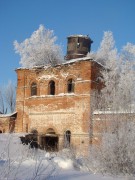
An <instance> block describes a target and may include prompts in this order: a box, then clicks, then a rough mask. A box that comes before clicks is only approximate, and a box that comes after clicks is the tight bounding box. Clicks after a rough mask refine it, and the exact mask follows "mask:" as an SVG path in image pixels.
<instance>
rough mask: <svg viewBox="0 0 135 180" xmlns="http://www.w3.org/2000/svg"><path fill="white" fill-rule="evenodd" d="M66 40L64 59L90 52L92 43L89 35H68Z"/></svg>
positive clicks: (74, 57) (83, 55) (79, 56)
mask: <svg viewBox="0 0 135 180" xmlns="http://www.w3.org/2000/svg"><path fill="white" fill-rule="evenodd" d="M67 41H68V42H67V55H66V57H65V59H66V60H70V59H76V58H82V57H85V56H86V55H87V53H88V52H90V49H91V44H92V43H93V41H92V40H91V39H90V37H89V36H85V35H72V36H68V37H67Z"/></svg>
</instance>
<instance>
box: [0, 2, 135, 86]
mask: <svg viewBox="0 0 135 180" xmlns="http://www.w3.org/2000/svg"><path fill="white" fill-rule="evenodd" d="M134 22H135V0H0V85H3V84H6V83H8V81H9V80H12V81H13V82H16V73H15V71H14V70H15V68H17V67H20V65H19V61H20V57H19V55H18V54H15V51H14V46H13V41H14V40H17V41H18V42H22V41H23V40H24V39H26V38H29V37H30V35H31V34H32V32H33V31H35V30H37V29H38V28H39V25H40V24H43V25H44V26H45V27H46V28H47V29H53V30H54V32H55V35H56V36H57V37H58V43H59V44H61V45H62V47H63V51H64V54H65V53H66V43H67V39H66V37H67V36H69V35H73V34H84V35H89V36H90V38H91V39H92V40H93V41H94V43H93V44H92V50H93V51H96V50H97V48H98V47H99V45H100V42H101V40H102V36H103V32H104V31H108V30H109V31H112V32H113V35H114V39H115V41H116V47H117V48H118V49H119V50H120V49H121V47H122V46H123V45H125V44H126V43H127V42H131V43H133V44H135V23H134Z"/></svg>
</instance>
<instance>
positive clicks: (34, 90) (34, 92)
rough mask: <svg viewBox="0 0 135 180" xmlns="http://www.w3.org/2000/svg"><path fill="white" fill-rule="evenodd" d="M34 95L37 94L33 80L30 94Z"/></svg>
mask: <svg viewBox="0 0 135 180" xmlns="http://www.w3.org/2000/svg"><path fill="white" fill-rule="evenodd" d="M35 95H37V84H36V83H35V82H33V83H32V84H31V96H35Z"/></svg>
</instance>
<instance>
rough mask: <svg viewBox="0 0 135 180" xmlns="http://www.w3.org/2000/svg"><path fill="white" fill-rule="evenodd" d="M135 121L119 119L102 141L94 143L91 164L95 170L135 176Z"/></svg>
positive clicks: (103, 136) (113, 123)
mask: <svg viewBox="0 0 135 180" xmlns="http://www.w3.org/2000/svg"><path fill="white" fill-rule="evenodd" d="M134 130H135V123H134V122H133V121H131V119H129V120H127V121H125V120H122V119H121V120H117V121H116V122H112V126H111V127H110V128H109V127H108V129H107V131H106V132H105V133H103V135H102V143H101V144H99V145H97V146H96V145H95V146H94V145H93V147H92V148H91V150H90V155H91V160H90V161H89V164H90V166H91V169H93V171H95V172H101V173H107V174H113V175H121V174H122V175H132V176H135V144H134V143H133V142H134V141H135V131H134Z"/></svg>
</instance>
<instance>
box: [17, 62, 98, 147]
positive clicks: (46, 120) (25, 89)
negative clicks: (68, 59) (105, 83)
mask: <svg viewBox="0 0 135 180" xmlns="http://www.w3.org/2000/svg"><path fill="white" fill-rule="evenodd" d="M16 72H17V76H18V84H17V99H16V108H17V112H18V115H17V121H16V131H17V132H26V129H27V127H28V131H29V132H31V130H32V129H36V130H37V131H38V133H39V134H45V133H46V131H47V129H48V128H53V129H54V130H55V132H56V134H58V135H59V148H61V147H62V144H63V135H64V132H65V131H66V130H70V131H71V137H72V138H71V144H72V145H73V146H75V147H76V148H78V149H79V148H80V147H81V146H83V147H85V148H86V149H87V148H88V142H89V123H90V122H89V119H90V93H91V88H97V82H96V83H95V81H96V78H97V74H98V73H99V67H98V65H97V64H96V63H93V62H92V61H89V60H86V61H84V60H83V61H78V62H74V63H70V64H63V65H59V66H56V67H48V68H41V69H37V68H35V69H31V70H28V69H17V70H16ZM93 73H94V74H93ZM70 78H72V79H73V80H74V82H75V88H74V93H68V92H67V80H68V79H70ZM51 80H53V81H54V82H55V88H56V93H55V95H48V84H49V82H50V81H51ZM32 82H36V83H37V96H31V91H30V87H31V83H32ZM95 84H96V85H95Z"/></svg>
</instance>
